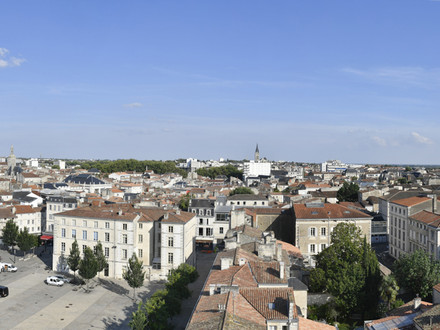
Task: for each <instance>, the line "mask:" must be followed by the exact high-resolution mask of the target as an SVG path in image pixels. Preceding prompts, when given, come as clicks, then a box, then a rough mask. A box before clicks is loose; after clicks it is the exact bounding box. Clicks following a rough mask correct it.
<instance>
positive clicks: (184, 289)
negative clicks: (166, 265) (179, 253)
mask: <svg viewBox="0 0 440 330" xmlns="http://www.w3.org/2000/svg"><path fill="white" fill-rule="evenodd" d="M188 283H189V281H188V278H187V277H186V276H185V275H183V274H182V273H181V272H179V271H177V270H176V269H173V270H171V272H170V275H168V282H167V283H166V284H165V287H166V288H167V290H168V291H169V292H172V294H174V295H175V296H176V297H177V298H179V299H186V298H188V297H189V296H190V295H191V292H190V291H189V289H188Z"/></svg>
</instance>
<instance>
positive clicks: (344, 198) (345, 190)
mask: <svg viewBox="0 0 440 330" xmlns="http://www.w3.org/2000/svg"><path fill="white" fill-rule="evenodd" d="M358 191H359V186H358V185H357V184H356V183H354V182H350V183H348V182H347V181H345V182H344V184H343V185H342V187H341V188H340V189H339V190H338V194H337V198H338V201H340V202H357V201H358Z"/></svg>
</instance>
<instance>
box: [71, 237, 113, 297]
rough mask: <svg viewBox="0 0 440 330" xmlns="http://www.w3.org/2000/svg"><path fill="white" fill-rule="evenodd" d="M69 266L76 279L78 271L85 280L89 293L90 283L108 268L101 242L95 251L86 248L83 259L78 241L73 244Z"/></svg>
mask: <svg viewBox="0 0 440 330" xmlns="http://www.w3.org/2000/svg"><path fill="white" fill-rule="evenodd" d="M67 264H68V265H69V268H70V270H72V271H73V276H74V279H76V271H78V273H79V275H80V276H81V277H82V278H83V279H84V280H85V282H86V291H87V292H88V291H89V281H90V280H91V279H92V278H94V277H95V276H96V275H97V274H98V273H99V272H102V271H103V270H104V269H105V268H106V267H108V263H107V258H106V257H105V255H104V251H103V249H102V244H101V242H98V243H97V244H96V246H95V248H94V251H92V249H91V248H90V247H88V246H86V247H85V249H84V251H83V257H82V258H81V252H80V250H79V246H78V242H77V241H76V239H75V241H74V242H73V243H72V248H71V249H70V254H69V256H68V258H67Z"/></svg>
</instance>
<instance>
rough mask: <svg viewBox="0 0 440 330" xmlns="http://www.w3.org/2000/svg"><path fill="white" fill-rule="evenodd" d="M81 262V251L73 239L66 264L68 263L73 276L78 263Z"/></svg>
mask: <svg viewBox="0 0 440 330" xmlns="http://www.w3.org/2000/svg"><path fill="white" fill-rule="evenodd" d="M80 262H81V252H80V251H79V248H78V242H77V241H76V238H75V241H74V242H73V243H72V248H71V249H70V254H69V256H68V257H67V264H68V265H69V268H70V269H71V270H73V278H74V279H76V278H75V275H76V271H77V270H78V269H79V264H80Z"/></svg>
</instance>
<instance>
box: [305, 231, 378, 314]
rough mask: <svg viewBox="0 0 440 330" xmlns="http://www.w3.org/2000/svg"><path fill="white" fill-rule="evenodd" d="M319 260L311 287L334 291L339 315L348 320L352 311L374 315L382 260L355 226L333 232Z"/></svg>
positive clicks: (312, 277) (313, 273)
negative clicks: (380, 261)
mask: <svg viewBox="0 0 440 330" xmlns="http://www.w3.org/2000/svg"><path fill="white" fill-rule="evenodd" d="M316 262H317V264H316V268H315V270H313V271H312V272H311V275H310V277H311V278H310V282H311V285H310V287H311V289H313V290H316V291H327V292H329V293H330V294H332V295H333V296H334V297H335V300H334V301H335V305H336V309H337V311H338V313H339V316H340V317H342V318H343V319H345V318H347V317H348V316H349V315H350V314H353V313H360V314H362V315H364V316H366V315H367V316H370V317H371V316H374V314H375V312H376V306H377V301H378V296H379V292H378V286H379V283H380V272H379V263H378V261H377V258H376V254H375V253H374V251H373V250H372V249H371V246H370V245H369V244H368V243H367V242H366V239H365V238H364V239H362V237H361V231H360V229H359V228H358V227H357V226H356V225H354V224H352V223H340V224H338V225H337V226H336V227H335V228H334V229H333V232H332V234H331V245H330V246H329V247H328V248H326V249H324V250H323V251H321V252H320V253H319V254H318V255H316Z"/></svg>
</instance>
